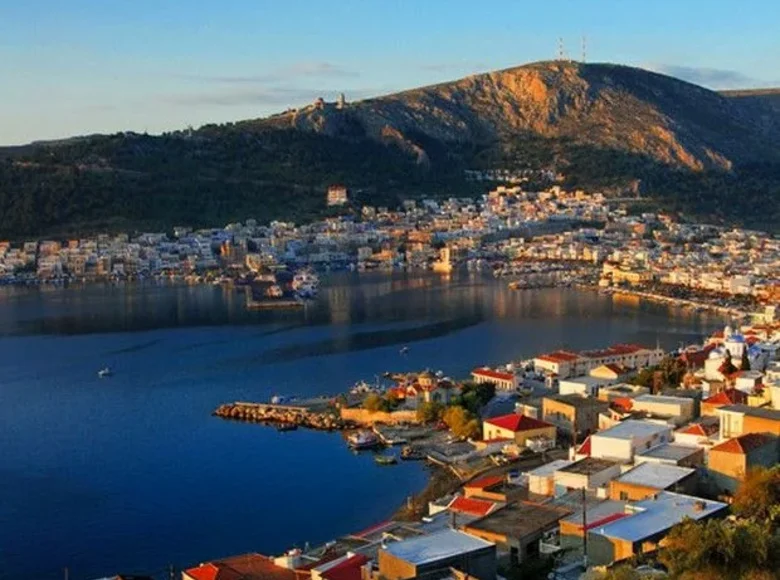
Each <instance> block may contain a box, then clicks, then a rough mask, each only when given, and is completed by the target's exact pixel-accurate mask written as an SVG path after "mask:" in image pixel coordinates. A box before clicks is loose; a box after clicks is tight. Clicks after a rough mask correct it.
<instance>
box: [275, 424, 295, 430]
mask: <svg viewBox="0 0 780 580" xmlns="http://www.w3.org/2000/svg"><path fill="white" fill-rule="evenodd" d="M297 428H298V425H296V424H295V423H279V424H278V425H277V426H276V430H277V431H295V430H296V429H297Z"/></svg>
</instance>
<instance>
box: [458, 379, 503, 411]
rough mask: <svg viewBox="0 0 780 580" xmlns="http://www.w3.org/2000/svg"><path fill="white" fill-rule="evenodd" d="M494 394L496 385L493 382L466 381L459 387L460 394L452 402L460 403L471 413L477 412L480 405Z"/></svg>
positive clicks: (482, 405)
mask: <svg viewBox="0 0 780 580" xmlns="http://www.w3.org/2000/svg"><path fill="white" fill-rule="evenodd" d="M495 394H496V385H495V384H493V383H474V382H471V381H466V382H464V383H463V385H462V386H461V389H460V396H459V397H457V398H455V399H454V400H453V401H452V403H453V404H454V405H460V406H461V407H463V408H465V409H466V410H467V411H468V412H469V413H471V414H473V415H477V414H479V412H480V410H481V409H482V407H484V406H485V405H487V404H488V401H490V399H492V398H493V397H494V396H495Z"/></svg>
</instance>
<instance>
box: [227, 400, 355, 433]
mask: <svg viewBox="0 0 780 580" xmlns="http://www.w3.org/2000/svg"><path fill="white" fill-rule="evenodd" d="M213 415H214V416H216V417H221V418H222V419H232V420H235V421H248V422H251V423H278V424H285V425H297V426H299V427H306V428H308V429H316V430H318V431H343V430H345V429H354V428H355V424H354V423H352V422H351V421H345V420H343V419H341V417H339V416H338V415H337V414H334V413H331V412H327V411H313V410H312V409H311V408H310V407H306V406H301V405H274V404H270V403H250V402H245V401H236V402H234V403H226V404H224V405H220V406H219V407H218V408H217V409H216V410H215V411H214V413H213Z"/></svg>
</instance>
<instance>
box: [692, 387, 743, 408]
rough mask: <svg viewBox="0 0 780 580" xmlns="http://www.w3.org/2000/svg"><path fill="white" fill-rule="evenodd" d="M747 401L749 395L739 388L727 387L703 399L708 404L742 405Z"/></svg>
mask: <svg viewBox="0 0 780 580" xmlns="http://www.w3.org/2000/svg"><path fill="white" fill-rule="evenodd" d="M746 401H747V395H746V394H745V393H743V392H742V391H740V390H739V389H726V390H725V391H721V392H720V393H718V394H717V395H712V396H711V397H708V398H706V399H704V401H702V402H703V403H707V404H708V405H741V404H744V403H745V402H746Z"/></svg>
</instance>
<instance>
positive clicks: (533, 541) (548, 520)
mask: <svg viewBox="0 0 780 580" xmlns="http://www.w3.org/2000/svg"><path fill="white" fill-rule="evenodd" d="M570 513H571V512H570V511H568V510H566V509H562V508H558V507H552V506H547V505H542V504H536V503H532V502H517V503H513V504H510V505H508V506H506V507H503V508H501V509H499V510H497V511H495V512H494V513H492V514H490V515H488V516H486V517H484V518H480V519H478V520H475V521H473V522H471V523H469V524H467V525H465V526H463V528H462V529H463V531H465V532H467V533H468V534H471V535H472V536H476V537H478V538H482V539H483V540H487V541H489V542H493V543H495V544H496V546H497V548H498V550H499V555H502V553H503V555H504V556H505V558H506V559H507V560H508V563H509V564H510V565H517V564H519V563H521V562H524V561H526V560H527V559H528V558H533V557H536V556H538V555H539V540H540V539H541V538H542V536H543V535H544V534H545V533H547V532H550V531H552V530H555V529H557V528H558V522H559V521H560V520H561V518H564V517H566V516H567V515H569V514H570Z"/></svg>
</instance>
